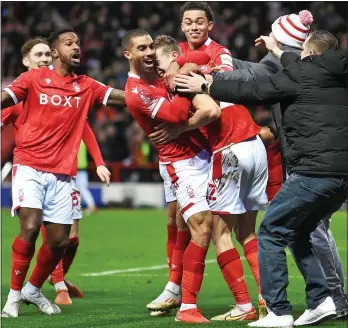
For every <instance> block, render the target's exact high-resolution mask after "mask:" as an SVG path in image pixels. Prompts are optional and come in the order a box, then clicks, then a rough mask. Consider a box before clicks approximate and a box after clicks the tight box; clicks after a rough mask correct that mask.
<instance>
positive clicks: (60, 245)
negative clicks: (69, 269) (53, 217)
mask: <svg viewBox="0 0 348 328" xmlns="http://www.w3.org/2000/svg"><path fill="white" fill-rule="evenodd" d="M68 244H69V238H66V237H59V236H56V237H55V238H50V240H47V245H48V247H49V249H50V250H51V251H53V252H54V251H62V250H64V249H66V248H67V247H68Z"/></svg>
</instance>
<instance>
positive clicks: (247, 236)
mask: <svg viewBox="0 0 348 328" xmlns="http://www.w3.org/2000/svg"><path fill="white" fill-rule="evenodd" d="M257 213H258V211H249V212H246V213H245V214H240V215H239V217H238V224H237V225H236V227H235V233H236V238H237V240H238V242H239V243H240V244H241V245H242V246H243V249H244V256H245V258H246V260H247V261H248V264H249V267H250V269H251V272H252V274H253V276H254V279H255V282H256V285H257V291H258V295H259V301H262V296H261V284H260V271H259V260H258V246H257V237H256V233H255V225H256V217H257Z"/></svg>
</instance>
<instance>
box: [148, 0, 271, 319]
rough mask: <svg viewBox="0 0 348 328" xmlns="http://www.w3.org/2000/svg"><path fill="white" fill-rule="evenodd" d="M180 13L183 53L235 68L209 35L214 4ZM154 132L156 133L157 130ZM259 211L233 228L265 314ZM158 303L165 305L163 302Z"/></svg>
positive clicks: (191, 5)
mask: <svg viewBox="0 0 348 328" xmlns="http://www.w3.org/2000/svg"><path fill="white" fill-rule="evenodd" d="M180 17H181V28H182V31H183V32H184V33H185V36H186V39H187V42H183V43H180V48H181V50H182V53H183V54H190V53H192V52H193V51H203V52H206V53H207V54H209V56H210V58H211V61H212V63H211V64H212V65H211V66H215V65H219V66H220V68H221V69H223V70H224V71H230V70H233V66H232V57H231V54H230V52H229V50H228V49H226V48H225V47H223V46H221V45H219V44H218V43H216V42H215V41H213V40H211V39H210V38H209V32H210V31H211V30H212V29H213V12H212V10H211V8H210V6H209V5H208V4H207V3H204V2H186V3H185V4H184V5H183V6H182V7H181V10H180ZM181 64H182V57H179V58H176V59H174V60H173V62H172V63H171V65H170V66H169V68H168V71H167V72H166V74H164V80H165V82H166V85H167V86H168V88H169V89H173V78H174V76H175V75H176V74H177V72H178V70H179V69H180V67H181ZM259 132H260V135H261V136H262V139H263V141H264V142H267V143H269V142H272V141H273V140H274V139H273V136H272V134H271V133H270V130H269V129H268V128H262V129H260V130H259ZM153 136H156V134H154V135H153ZM269 139H270V140H271V141H269ZM257 212H258V211H248V212H247V213H246V214H244V215H243V216H242V217H240V218H239V219H238V220H237V222H236V223H235V224H234V227H233V229H234V231H235V233H236V237H237V240H238V241H239V243H240V244H241V245H242V246H243V248H244V254H245V257H246V259H247V261H248V264H249V266H250V268H251V270H252V273H253V275H254V278H255V281H256V284H257V286H258V294H259V301H260V304H259V308H260V313H261V314H262V315H264V312H265V307H264V302H263V299H262V296H261V291H260V278H259V272H258V259H257V250H258V249H257V239H256V234H255V224H256V217H257ZM155 301H156V300H155ZM153 302H154V301H153ZM150 304H151V303H150ZM158 306H163V304H159V305H158ZM157 310H159V311H160V307H157ZM159 313H160V312H159ZM238 315H239V314H238Z"/></svg>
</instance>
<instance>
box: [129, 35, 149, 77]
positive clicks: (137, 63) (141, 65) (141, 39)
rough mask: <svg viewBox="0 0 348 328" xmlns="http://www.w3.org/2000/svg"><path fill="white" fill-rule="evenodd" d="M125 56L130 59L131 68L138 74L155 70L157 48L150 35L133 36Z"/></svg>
mask: <svg viewBox="0 0 348 328" xmlns="http://www.w3.org/2000/svg"><path fill="white" fill-rule="evenodd" d="M124 56H125V57H126V58H127V59H128V60H129V62H130V66H131V69H133V70H134V71H135V72H136V73H137V74H138V75H142V74H149V73H151V74H152V73H154V72H155V49H154V47H153V40H152V38H151V36H150V35H143V36H136V37H134V38H132V40H131V44H130V46H129V47H128V49H127V50H125V51H124Z"/></svg>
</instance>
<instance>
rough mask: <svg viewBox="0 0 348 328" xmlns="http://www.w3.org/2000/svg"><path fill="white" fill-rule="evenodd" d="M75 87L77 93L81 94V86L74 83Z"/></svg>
mask: <svg viewBox="0 0 348 328" xmlns="http://www.w3.org/2000/svg"><path fill="white" fill-rule="evenodd" d="M73 87H74V90H75V92H80V91H81V88H80V86H79V85H78V84H77V82H74V83H73Z"/></svg>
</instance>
